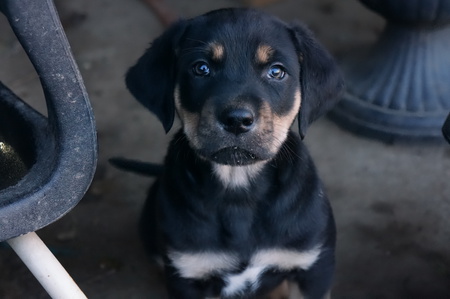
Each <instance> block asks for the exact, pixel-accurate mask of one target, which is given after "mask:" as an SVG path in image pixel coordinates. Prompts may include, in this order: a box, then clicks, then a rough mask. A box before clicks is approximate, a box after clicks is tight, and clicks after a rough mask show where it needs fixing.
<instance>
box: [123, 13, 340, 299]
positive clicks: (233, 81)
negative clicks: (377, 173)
mask: <svg viewBox="0 0 450 299" xmlns="http://www.w3.org/2000/svg"><path fill="white" fill-rule="evenodd" d="M243 41H245V43H243ZM210 42H218V43H220V44H221V45H222V46H223V49H224V55H223V57H220V59H218V61H213V60H212V59H211V58H210V56H208V55H209V54H208V53H206V52H207V51H206V50H205V48H204V47H206V45H210V44H209V43H210ZM258 45H269V46H270V47H271V48H272V49H275V50H274V51H273V52H271V55H273V57H272V56H271V57H270V58H271V62H270V63H268V64H267V65H262V64H261V63H259V64H258V63H255V61H254V60H255V59H254V54H255V52H254V51H255V49H257V48H258ZM222 54H223V53H222ZM219 56H220V55H219ZM199 60H200V61H206V62H205V63H207V65H208V67H209V70H210V73H209V74H208V75H207V76H198V74H195V72H194V74H193V70H192V68H193V67H192V66H193V65H194V67H195V62H196V61H199ZM272 60H273V61H272ZM279 65H281V66H282V68H281V70H285V71H286V75H285V77H283V78H281V79H273V77H270V76H268V75H267V74H269V72H270V71H271V70H272V69H271V68H272V67H273V66H275V71H279V69H278V66H279ZM126 83H127V86H128V88H129V90H130V92H131V93H132V94H133V95H134V96H135V97H136V98H137V99H138V100H139V101H140V102H141V103H142V104H144V105H145V106H146V107H147V108H148V109H149V110H150V111H152V112H153V113H154V114H155V115H156V116H157V117H158V118H159V119H160V120H161V122H162V123H163V126H164V128H165V130H166V131H169V130H170V128H171V126H172V124H173V119H174V114H175V110H176V105H175V98H174V93H175V90H176V87H178V92H179V101H180V103H179V105H180V107H179V109H181V110H182V111H178V113H179V114H180V116H181V118H182V122H183V129H182V130H180V131H179V132H178V133H177V134H176V135H175V137H174V139H173V141H172V142H171V144H170V146H169V149H168V153H167V156H166V159H165V165H164V170H163V173H162V175H161V176H159V177H158V179H157V181H156V182H155V183H154V185H153V186H152V188H151V190H150V192H149V196H148V199H147V201H146V204H145V207H144V210H143V213H142V218H141V224H140V228H141V235H142V238H143V240H144V244H145V246H146V249H147V250H148V252H149V253H150V254H151V255H153V256H161V257H162V258H163V260H164V262H165V268H166V277H167V283H168V290H169V294H170V296H171V298H177V299H179V298H205V297H211V296H221V298H237V297H239V298H259V296H262V295H263V294H265V292H267V291H270V290H271V289H272V288H274V287H275V286H276V285H277V284H279V283H280V282H282V281H283V280H285V279H288V280H291V281H293V282H295V283H297V284H298V285H299V287H300V289H301V291H302V293H303V294H304V295H305V296H306V297H307V298H322V297H324V296H325V294H326V293H327V292H328V291H329V289H330V286H331V280H332V275H333V269H334V246H335V227H334V220H333V216H332V212H331V209H330V206H329V203H328V200H327V199H326V196H325V195H324V192H323V187H322V184H321V182H320V180H319V178H318V177H317V174H316V170H315V168H314V165H313V162H312V160H311V158H310V156H309V154H308V152H307V150H306V148H305V147H304V145H303V144H302V142H301V140H300V138H299V137H298V136H297V135H296V134H295V133H293V132H289V133H287V135H286V136H285V135H283V134H282V133H276V130H277V128H276V126H281V125H286V126H287V127H289V126H290V125H291V124H292V120H293V119H288V117H289V115H290V113H291V112H294V113H295V114H296V113H298V118H299V129H300V133H301V135H302V137H303V136H304V134H305V132H306V129H307V127H308V126H309V124H310V123H311V122H312V121H314V120H315V119H317V118H318V117H320V116H321V115H322V114H324V113H325V112H326V111H327V110H328V109H330V108H331V107H332V106H333V105H334V104H335V102H336V100H337V98H338V96H339V94H340V92H341V90H342V88H343V84H342V79H341V77H340V74H339V72H338V70H337V68H336V66H335V64H334V62H333V60H332V58H331V56H330V55H329V54H328V53H327V52H326V51H325V50H324V49H323V48H322V47H321V46H320V45H319V44H318V43H317V41H315V39H314V38H313V37H312V34H311V33H310V31H309V30H307V29H305V28H304V27H303V26H302V25H298V24H295V25H291V26H289V25H286V24H285V23H283V22H281V21H280V20H278V19H276V18H274V17H271V16H269V15H266V14H264V13H261V12H258V11H255V10H248V9H227V10H219V11H214V12H211V13H209V14H206V15H203V16H200V17H197V18H194V19H191V20H183V21H180V22H178V23H176V24H174V25H173V26H172V27H171V28H170V29H169V30H168V31H166V32H165V33H164V34H163V35H162V36H161V37H159V38H158V39H156V40H155V41H154V43H153V44H152V46H151V47H150V49H149V50H147V52H146V53H145V54H144V55H143V56H142V57H141V58H140V59H139V60H138V62H137V64H136V65H135V66H133V67H132V68H131V69H130V70H129V72H128V73H127V78H126ZM297 90H301V98H302V101H301V108H300V110H299V111H293V109H294V98H295V94H296V91H297ZM205 107H210V108H208V109H206V108H205ZM264 107H265V108H264ZM267 107H269V108H267ZM268 110H270V114H268V113H269V112H267V111H268ZM228 111H233V113H235V114H233V117H234V115H236V113H237V115H238V116H239V117H241V116H240V115H241V114H244V115H250V116H251V122H249V123H248V124H246V125H245V126H246V127H245V130H242V131H236V130H237V129H236V128H233V130H231V129H229V128H228V127H227V125H224V121H222V120H221V116H222V115H223V114H224V113H228ZM242 111H244V112H243V113H241V112H242ZM245 113H247V114H245ZM185 114H186V115H191V116H186V115H185ZM295 114H294V117H295ZM192 115H194V117H192ZM239 117H238V118H239ZM272 117H273V119H278V118H281V119H282V121H278V120H277V121H274V122H275V123H274V124H275V125H274V126H267V128H266V127H264V126H266V125H267V121H268V120H266V119H267V118H269V120H270V121H272V120H273V119H272ZM285 117H286V122H285V121H283V119H284V118H285ZM247 118H249V117H247ZM193 120H198V124H197V125H193V124H192V123H191V122H192V121H193ZM233 120H235V119H233ZM228 125H229V124H228ZM238 125H239V126H242V125H243V124H242V123H241V122H239V124H238ZM232 126H235V124H234V123H232ZM261 126H262V127H264V130H261V131H260V132H259V133H258V134H255V133H254V132H253V131H256V130H257V129H258V128H260V127H261ZM188 127H189V128H188ZM189 130H191V131H192V130H194V131H195V132H194V133H192V132H190V131H189ZM271 130H274V131H275V133H274V132H272V131H271ZM247 131H249V132H247ZM265 134H266V135H267V136H265V137H264V138H263V137H261V135H265ZM277 134H280V135H277ZM278 139H280V140H279V142H281V144H280V145H279V147H277V151H276V152H275V153H273V152H272V151H273V150H272V147H270V146H268V145H267V144H266V143H269V144H270V143H271V142H273V145H277V143H276V142H275V141H277V140H278ZM274 140H275V141H274ZM277 146H278V145H277ZM255 163H262V164H261V165H262V166H261V168H260V170H259V171H256V172H255V173H256V174H255V177H251V178H250V177H249V178H248V182H247V185H245V186H244V185H243V186H241V185H239V184H238V185H237V186H231V187H230V186H228V185H226V184H225V183H224V180H223V179H220V178H219V177H218V175H215V174H214V172H215V168H214V167H216V166H217V165H219V168H220V167H221V166H220V165H229V166H230V167H243V166H242V165H248V166H252V165H254V164H255ZM122 166H123V165H122ZM317 246H319V247H320V255H319V256H318V259H317V260H316V261H315V262H314V264H313V265H312V266H311V267H309V268H308V269H301V268H295V269H290V270H286V271H282V270H280V269H278V268H277V267H267V269H265V271H264V272H263V273H262V276H261V277H260V279H259V280H258V282H259V285H258V288H251V286H248V287H247V288H245V287H244V288H243V293H237V294H235V295H229V296H228V297H226V296H225V295H224V293H223V289H224V287H226V286H227V280H226V279H225V277H226V275H231V274H233V273H235V274H239V273H240V272H242V271H244V270H245V269H246V267H247V266H249V263H250V261H251V259H252V257H254V255H255V253H257V252H258V251H259V250H262V249H266V248H269V249H271V248H277V249H287V250H291V251H294V252H304V251H305V250H309V249H311V248H315V247H317ZM168 251H169V252H170V251H177V252H183V253H202V252H213V253H214V252H217V253H220V252H230V253H233V254H235V255H236V256H238V259H239V267H238V268H236V269H234V270H232V271H218V272H217V273H216V272H211V273H210V274H208V275H207V276H206V277H203V278H201V279H191V278H185V277H182V275H181V274H180V269H177V268H176V266H175V265H174V262H173V261H172V260H171V258H170V257H169V256H168V255H167V253H168Z"/></svg>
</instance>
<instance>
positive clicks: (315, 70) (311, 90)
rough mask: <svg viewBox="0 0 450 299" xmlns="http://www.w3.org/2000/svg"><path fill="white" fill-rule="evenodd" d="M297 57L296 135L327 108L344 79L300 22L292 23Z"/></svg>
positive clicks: (335, 100) (303, 133)
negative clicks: (298, 86)
mask: <svg viewBox="0 0 450 299" xmlns="http://www.w3.org/2000/svg"><path fill="white" fill-rule="evenodd" d="M291 32H292V33H293V38H294V43H295V46H296V48H297V53H298V55H299V61H300V86H301V92H302V103H301V107H300V111H299V114H298V126H299V132H300V136H301V137H302V138H303V137H304V136H305V133H306V129H307V128H308V126H309V124H311V123H312V122H313V121H314V120H316V119H317V118H319V117H320V116H322V115H323V114H325V112H327V111H328V110H330V109H331V108H332V107H333V106H334V105H335V104H336V103H337V102H338V100H339V98H340V95H341V93H342V91H343V89H344V81H343V78H342V75H341V72H340V71H339V69H338V67H337V65H336V63H335V61H334V59H333V58H332V57H331V55H330V54H329V53H328V52H327V51H326V50H325V48H324V47H323V46H322V45H321V44H320V43H319V42H318V41H317V40H316V39H315V38H314V36H313V34H312V33H311V31H310V30H309V29H307V28H305V27H304V26H303V25H301V24H292V25H291Z"/></svg>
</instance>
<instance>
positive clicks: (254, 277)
mask: <svg viewBox="0 0 450 299" xmlns="http://www.w3.org/2000/svg"><path fill="white" fill-rule="evenodd" d="M265 270H266V267H264V266H254V267H248V268H246V269H245V270H244V271H243V272H241V273H239V274H236V275H230V276H228V277H227V278H226V279H225V281H226V283H227V284H226V287H225V288H224V289H223V290H222V293H223V294H224V295H225V296H232V295H239V294H241V293H243V292H245V291H246V290H247V288H249V287H250V290H251V291H255V290H256V289H257V288H258V286H259V277H260V276H261V274H262V273H263V272H264V271H265Z"/></svg>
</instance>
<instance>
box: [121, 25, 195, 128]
mask: <svg viewBox="0 0 450 299" xmlns="http://www.w3.org/2000/svg"><path fill="white" fill-rule="evenodd" d="M186 24H187V21H178V22H177V23H175V24H174V25H172V26H171V27H170V28H169V29H168V30H167V31H166V32H164V33H163V34H162V35H161V36H160V37H158V38H157V39H156V40H155V41H154V42H153V43H152V45H151V47H150V48H149V49H148V50H147V51H146V52H145V53H144V55H143V56H142V57H141V58H139V60H138V62H137V63H136V64H135V65H134V66H132V67H131V68H130V69H129V70H128V72H127V74H126V78H125V82H126V85H127V88H128V90H129V91H130V92H131V94H132V95H133V96H134V97H135V98H136V99H137V100H138V101H139V102H140V103H141V104H143V105H144V106H145V107H146V108H148V109H149V110H150V111H151V112H153V113H154V114H155V115H156V116H157V117H158V119H159V120H160V121H161V123H162V125H163V126H164V129H165V130H166V133H167V132H169V130H170V128H171V127H172V124H173V120H174V117H175V104H174V95H173V93H174V88H175V80H176V77H175V76H176V70H175V67H176V51H177V46H178V43H179V41H180V39H181V36H182V35H183V33H184V31H185V29H186Z"/></svg>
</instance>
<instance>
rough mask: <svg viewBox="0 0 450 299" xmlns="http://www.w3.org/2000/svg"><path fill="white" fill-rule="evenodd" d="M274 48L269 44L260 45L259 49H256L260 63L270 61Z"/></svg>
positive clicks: (256, 56) (257, 59)
mask: <svg viewBox="0 0 450 299" xmlns="http://www.w3.org/2000/svg"><path fill="white" fill-rule="evenodd" d="M273 52H274V49H273V48H272V47H271V46H268V45H260V46H258V49H256V55H255V58H256V61H257V62H258V63H260V64H265V63H267V62H269V59H270V58H271V57H272V55H273Z"/></svg>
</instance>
